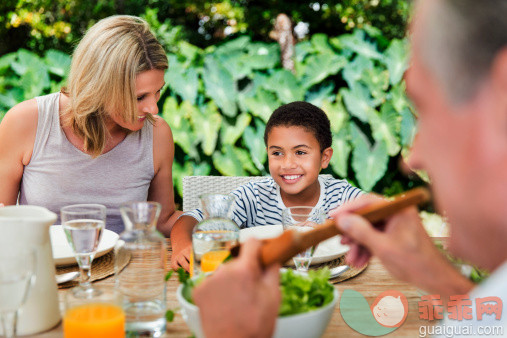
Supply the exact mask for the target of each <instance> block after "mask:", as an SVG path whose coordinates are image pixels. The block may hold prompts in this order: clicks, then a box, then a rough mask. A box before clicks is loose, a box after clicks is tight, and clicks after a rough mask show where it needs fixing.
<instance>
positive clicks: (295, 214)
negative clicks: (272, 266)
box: [282, 207, 326, 272]
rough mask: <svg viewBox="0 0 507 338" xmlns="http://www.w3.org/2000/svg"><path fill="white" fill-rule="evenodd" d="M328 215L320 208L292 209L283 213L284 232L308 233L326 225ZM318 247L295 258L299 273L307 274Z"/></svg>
mask: <svg viewBox="0 0 507 338" xmlns="http://www.w3.org/2000/svg"><path fill="white" fill-rule="evenodd" d="M325 219H326V213H325V212H324V210H322V209H320V208H313V207H290V208H287V209H284V210H283V211H282V225H283V228H284V230H288V229H293V230H295V231H308V230H311V229H312V228H314V227H315V226H316V225H319V224H322V223H324V220H325ZM316 249H317V246H313V247H311V248H309V249H307V250H305V251H304V252H301V253H299V254H297V255H296V256H294V257H293V260H294V264H295V265H296V269H297V270H298V271H303V272H307V271H308V268H309V267H310V263H311V262H312V257H313V253H314V252H315V250H316Z"/></svg>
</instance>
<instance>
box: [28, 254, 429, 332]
mask: <svg viewBox="0 0 507 338" xmlns="http://www.w3.org/2000/svg"><path fill="white" fill-rule="evenodd" d="M168 247H169V251H170V245H168ZM170 255H171V253H169V255H168V263H167V264H168V266H169V261H170ZM95 284H100V285H113V284H114V277H113V276H111V277H108V278H106V279H104V280H101V281H99V282H96V283H95ZM178 285H179V282H178V277H177V275H176V274H173V276H172V277H171V279H170V280H169V281H168V282H167V307H168V309H175V310H176V309H178V308H179V304H178V302H177V300H176V289H177V288H178ZM335 287H336V288H337V289H338V291H339V292H340V294H341V293H342V292H343V290H346V289H352V290H355V291H358V292H360V293H361V294H362V295H363V296H364V297H365V298H366V299H367V301H368V303H369V304H372V302H373V301H374V300H375V298H376V297H377V296H378V295H379V294H380V293H381V292H383V291H387V290H397V291H400V292H402V293H403V294H404V295H405V296H406V297H407V300H408V306H409V312H408V315H407V319H406V321H405V323H404V324H403V325H402V326H401V327H400V328H399V329H397V330H395V331H394V332H391V333H390V334H388V335H387V336H389V337H418V336H419V327H420V326H423V325H429V324H430V323H429V322H426V321H422V320H420V319H419V311H418V301H420V299H421V294H420V293H419V291H418V290H417V289H416V288H415V287H413V286H411V285H409V284H407V283H404V282H400V281H398V280H395V279H394V278H393V277H392V276H391V275H390V274H389V273H388V272H387V271H386V269H385V268H384V267H383V265H382V264H381V263H380V261H379V260H378V259H376V258H374V259H373V260H372V261H371V262H370V265H369V266H368V267H367V268H366V270H365V271H363V272H362V273H361V274H360V275H358V276H356V277H354V278H352V279H349V280H347V281H344V282H341V283H338V284H335ZM66 291H67V290H60V291H59V292H58V293H59V297H60V302H61V301H62V300H63V295H64V293H65V292H66ZM62 335H63V334H62V325H61V324H60V325H58V326H57V327H56V328H54V329H52V330H51V331H48V332H45V333H42V334H39V335H37V337H61V336H62ZM165 336H167V337H185V338H188V337H189V336H191V332H190V330H189V329H188V327H187V325H186V324H185V322H184V321H183V318H182V317H181V315H180V314H179V313H177V314H176V316H175V318H174V321H173V322H171V323H168V324H167V334H166V335H165ZM324 337H365V336H364V335H361V334H359V333H357V332H356V331H354V330H353V329H351V328H350V327H349V326H348V325H347V324H346V323H345V321H344V320H343V318H342V317H341V314H340V309H339V303H338V304H337V306H336V308H335V310H334V313H333V317H332V318H331V322H330V323H329V326H328V328H327V330H326V332H325V333H324Z"/></svg>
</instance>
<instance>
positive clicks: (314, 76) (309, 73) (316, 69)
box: [301, 54, 347, 88]
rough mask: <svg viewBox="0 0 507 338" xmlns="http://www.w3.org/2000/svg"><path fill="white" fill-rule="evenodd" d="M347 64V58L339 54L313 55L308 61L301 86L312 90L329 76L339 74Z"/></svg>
mask: <svg viewBox="0 0 507 338" xmlns="http://www.w3.org/2000/svg"><path fill="white" fill-rule="evenodd" d="M346 63H347V60H346V59H345V57H343V56H341V55H337V54H318V55H311V56H309V57H308V58H307V59H306V67H305V73H304V75H303V77H302V81H301V85H302V86H303V87H305V88H310V87H311V86H312V85H314V84H316V83H319V82H321V81H322V80H324V79H325V78H327V77H328V76H330V75H335V74H336V73H338V72H339V71H340V70H341V69H342V68H343V66H344V65H345V64H346Z"/></svg>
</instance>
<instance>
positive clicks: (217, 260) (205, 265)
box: [201, 250, 229, 272]
mask: <svg viewBox="0 0 507 338" xmlns="http://www.w3.org/2000/svg"><path fill="white" fill-rule="evenodd" d="M227 256H229V250H216V251H208V252H206V253H204V254H203V255H202V258H201V270H202V272H211V271H215V270H216V269H217V268H218V266H219V265H220V264H222V262H223V261H224V260H225V259H226V258H227Z"/></svg>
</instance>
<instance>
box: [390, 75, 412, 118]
mask: <svg viewBox="0 0 507 338" xmlns="http://www.w3.org/2000/svg"><path fill="white" fill-rule="evenodd" d="M388 98H390V99H391V102H392V103H393V106H394V109H396V111H397V112H398V113H401V112H402V111H403V110H404V109H405V108H407V107H408V106H409V105H410V102H409V100H408V98H407V95H406V94H405V82H400V83H398V84H397V85H395V86H393V87H392V89H391V91H390V92H389V94H388Z"/></svg>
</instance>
